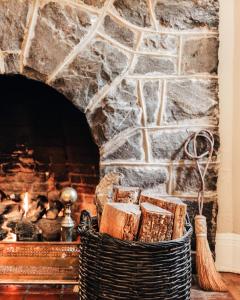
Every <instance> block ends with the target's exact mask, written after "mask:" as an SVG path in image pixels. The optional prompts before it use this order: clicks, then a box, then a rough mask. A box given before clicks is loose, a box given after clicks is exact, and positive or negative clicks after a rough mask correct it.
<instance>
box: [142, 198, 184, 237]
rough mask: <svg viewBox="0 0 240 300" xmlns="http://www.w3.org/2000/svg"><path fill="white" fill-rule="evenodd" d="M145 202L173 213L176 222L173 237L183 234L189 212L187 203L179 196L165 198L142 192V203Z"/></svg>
mask: <svg viewBox="0 0 240 300" xmlns="http://www.w3.org/2000/svg"><path fill="white" fill-rule="evenodd" d="M143 202H148V203H151V204H154V205H156V206H158V207H161V208H163V209H166V210H168V211H170V212H171V213H173V214H174V222H173V234H172V239H173V240H174V239H177V238H180V237H182V236H183V234H184V228H185V221H186V214H187V205H186V204H184V203H183V202H182V201H181V200H180V199H178V198H171V199H163V198H160V197H157V196H154V195H149V194H141V196H140V203H143Z"/></svg>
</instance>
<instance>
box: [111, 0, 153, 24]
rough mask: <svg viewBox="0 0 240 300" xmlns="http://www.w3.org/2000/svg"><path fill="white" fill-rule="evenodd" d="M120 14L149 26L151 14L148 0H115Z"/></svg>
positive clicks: (134, 22)
mask: <svg viewBox="0 0 240 300" xmlns="http://www.w3.org/2000/svg"><path fill="white" fill-rule="evenodd" d="M113 5H114V7H115V8H116V9H117V11H118V13H119V14H120V16H122V17H123V18H124V19H126V20H127V21H129V22H131V23H133V24H134V25H138V26H141V27H149V26H150V25H151V23H150V14H149V10H148V5H147V0H115V1H114V3H113Z"/></svg>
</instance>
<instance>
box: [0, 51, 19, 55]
mask: <svg viewBox="0 0 240 300" xmlns="http://www.w3.org/2000/svg"><path fill="white" fill-rule="evenodd" d="M1 52H2V53H3V54H21V50H3V51H1Z"/></svg>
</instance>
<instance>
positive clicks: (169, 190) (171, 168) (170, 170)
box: [168, 162, 174, 194]
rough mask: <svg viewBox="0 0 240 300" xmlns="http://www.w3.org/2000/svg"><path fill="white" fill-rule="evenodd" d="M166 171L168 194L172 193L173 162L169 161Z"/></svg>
mask: <svg viewBox="0 0 240 300" xmlns="http://www.w3.org/2000/svg"><path fill="white" fill-rule="evenodd" d="M168 173H169V180H168V194H172V193H173V185H174V181H173V178H174V177H173V164H172V162H171V163H170V165H169V167H168Z"/></svg>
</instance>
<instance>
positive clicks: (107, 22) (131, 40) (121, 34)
mask: <svg viewBox="0 0 240 300" xmlns="http://www.w3.org/2000/svg"><path fill="white" fill-rule="evenodd" d="M103 25H104V31H105V33H106V34H107V35H109V36H110V37H111V38H113V39H115V40H117V41H118V42H119V43H121V44H123V45H125V46H128V47H130V48H133V46H134V44H135V42H136V37H135V34H134V32H133V31H132V30H130V29H129V28H127V27H126V26H123V25H120V24H119V23H117V22H115V21H114V20H113V19H112V18H111V17H110V16H106V17H105V19H104V22H103Z"/></svg>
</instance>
